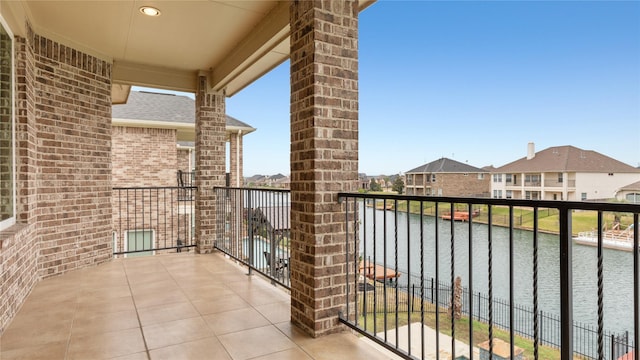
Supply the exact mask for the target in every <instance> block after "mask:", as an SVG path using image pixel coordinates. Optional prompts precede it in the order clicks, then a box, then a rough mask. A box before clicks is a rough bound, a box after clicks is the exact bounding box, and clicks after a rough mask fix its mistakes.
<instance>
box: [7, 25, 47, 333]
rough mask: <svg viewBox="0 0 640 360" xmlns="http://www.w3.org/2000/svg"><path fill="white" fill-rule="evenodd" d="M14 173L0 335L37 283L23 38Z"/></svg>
mask: <svg viewBox="0 0 640 360" xmlns="http://www.w3.org/2000/svg"><path fill="white" fill-rule="evenodd" d="M14 47H15V72H16V76H15V83H16V84H15V85H16V86H15V92H16V94H15V99H16V107H17V109H16V110H17V111H16V113H15V114H16V119H15V120H16V121H15V123H16V163H17V166H16V170H17V174H16V177H17V190H18V191H17V196H18V207H17V214H16V221H17V222H18V224H16V225H15V226H13V227H11V228H10V229H9V230H8V231H3V232H2V233H0V334H2V332H3V329H4V328H5V327H6V326H7V325H8V324H9V322H10V321H11V319H12V318H13V316H15V314H16V313H17V312H18V310H19V309H20V306H21V305H22V303H23V302H24V300H25V299H26V297H27V295H29V293H30V292H31V289H32V288H33V286H34V285H35V283H36V282H37V281H38V279H39V276H38V271H37V269H38V263H37V261H38V252H39V243H38V236H37V232H36V230H37V227H36V223H35V215H36V208H35V203H36V200H37V193H36V189H37V188H36V161H37V156H36V138H35V136H36V131H35V116H34V101H33V98H34V94H35V92H34V86H33V76H34V69H35V66H34V59H33V52H32V51H30V48H29V47H27V43H26V41H25V39H24V38H16V40H15V42H14Z"/></svg>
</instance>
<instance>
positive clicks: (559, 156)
mask: <svg viewBox="0 0 640 360" xmlns="http://www.w3.org/2000/svg"><path fill="white" fill-rule="evenodd" d="M556 171H557V172H592V173H595V172H597V173H640V169H638V168H635V167H633V166H631V165H627V164H625V163H623V162H621V161H618V160H616V159H613V158H610V157H608V156H606V155H602V154H600V153H598V152H595V151H593V150H583V149H580V148H577V147H575V146H570V145H566V146H554V147H550V148H547V149H545V150H542V151H539V152H537V153H535V156H534V157H533V158H532V159H530V160H527V158H526V157H523V158H521V159H519V160H516V161H513V162H511V163H508V164H506V165H503V166H501V167H499V168H496V169H495V170H494V172H497V173H509V172H522V173H527V172H556Z"/></svg>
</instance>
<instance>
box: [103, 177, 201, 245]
mask: <svg viewBox="0 0 640 360" xmlns="http://www.w3.org/2000/svg"><path fill="white" fill-rule="evenodd" d="M197 190H198V189H197V188H196V187H186V186H185V187H145V188H114V189H113V201H112V205H113V253H114V254H115V255H122V254H126V255H127V256H139V255H149V254H154V253H157V252H167V251H177V252H181V251H183V250H188V249H189V248H191V247H195V201H193V200H194V199H195V193H196V192H197Z"/></svg>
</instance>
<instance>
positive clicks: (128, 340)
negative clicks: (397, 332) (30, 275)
mask: <svg viewBox="0 0 640 360" xmlns="http://www.w3.org/2000/svg"><path fill="white" fill-rule="evenodd" d="M289 318H290V297H289V295H288V294H287V293H286V291H284V290H283V289H282V288H278V287H274V286H272V285H270V284H269V283H268V282H267V281H265V280H264V279H263V278H262V277H261V276H257V275H256V276H247V271H246V268H243V267H241V266H238V265H236V264H235V262H233V261H231V260H229V259H228V258H225V257H224V256H223V255H222V254H221V253H214V254H209V255H196V254H193V253H182V254H175V253H174V254H168V255H157V256H147V257H139V258H126V259H115V260H113V261H111V262H109V263H106V264H103V265H99V266H96V267H93V268H87V269H83V270H77V271H73V272H70V273H67V274H64V275H61V276H58V277H55V278H49V279H46V280H43V281H41V282H40V283H38V284H37V285H36V287H35V288H34V289H33V291H32V293H31V295H30V296H29V297H28V299H27V301H26V302H25V304H24V305H23V306H22V309H21V310H20V312H19V313H18V315H17V316H16V317H15V318H14V320H13V322H12V323H11V325H10V326H9V327H8V328H7V329H6V330H5V332H4V334H3V335H2V337H1V339H0V359H3V360H10V359H32V360H33V359H111V358H118V359H120V358H122V359H124V358H126V359H249V358H250V359H389V358H392V356H391V355H389V354H385V353H384V352H382V351H381V349H380V348H377V347H374V346H372V344H371V343H369V342H368V341H367V340H365V339H363V338H358V337H356V336H355V335H353V334H351V333H348V332H344V333H340V334H333V335H329V336H326V337H323V338H319V339H313V338H310V337H309V336H308V335H305V334H303V333H302V332H301V331H299V330H297V329H296V328H295V327H293V326H292V325H291V324H290V322H289Z"/></svg>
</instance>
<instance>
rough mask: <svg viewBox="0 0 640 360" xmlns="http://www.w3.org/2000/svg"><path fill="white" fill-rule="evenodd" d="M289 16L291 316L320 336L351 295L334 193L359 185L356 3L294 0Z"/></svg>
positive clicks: (333, 325)
mask: <svg viewBox="0 0 640 360" xmlns="http://www.w3.org/2000/svg"><path fill="white" fill-rule="evenodd" d="M290 19H291V20H290V21H291V201H292V204H291V237H292V242H291V250H292V254H291V320H292V322H293V323H295V324H296V325H298V326H299V327H301V328H302V329H304V330H305V331H307V332H308V333H310V334H312V335H313V336H320V335H323V334H328V333H331V332H334V331H338V330H339V329H340V327H339V321H338V313H339V312H340V311H345V310H346V306H345V305H346V303H347V301H349V302H353V300H354V299H353V298H351V299H347V296H346V287H347V284H348V283H347V280H346V277H345V274H346V272H347V264H346V254H347V253H348V252H349V253H351V254H353V251H354V249H355V248H354V247H355V245H356V244H354V243H350V244H349V248H347V245H346V244H345V241H344V239H345V231H346V229H345V228H344V226H345V224H346V223H347V221H345V209H344V205H343V204H340V203H338V196H337V194H338V192H340V191H345V192H349V191H356V190H357V188H358V2H357V1H349V0H346V1H330V2H329V1H293V2H291V7H290ZM350 213H351V214H353V213H354V212H350ZM352 263H353V262H352ZM350 266H351V269H350V270H349V273H350V274H355V268H354V266H353V264H350ZM354 280H355V279H354ZM349 283H353V282H352V281H351V282H349ZM351 293H352V294H353V293H355V291H353V292H351ZM353 308H355V307H354V306H352V307H351V309H353ZM349 316H351V314H349Z"/></svg>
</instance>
